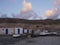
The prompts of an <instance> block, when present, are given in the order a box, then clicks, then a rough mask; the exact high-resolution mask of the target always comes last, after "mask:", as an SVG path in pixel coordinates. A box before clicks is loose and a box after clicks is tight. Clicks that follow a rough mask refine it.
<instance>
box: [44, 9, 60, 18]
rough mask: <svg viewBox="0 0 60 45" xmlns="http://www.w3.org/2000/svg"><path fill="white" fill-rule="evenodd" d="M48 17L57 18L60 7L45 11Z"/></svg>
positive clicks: (59, 13)
mask: <svg viewBox="0 0 60 45" xmlns="http://www.w3.org/2000/svg"><path fill="white" fill-rule="evenodd" d="M45 15H46V17H47V18H49V19H56V18H58V16H59V15H60V9H58V8H53V9H51V10H47V11H46V13H45Z"/></svg>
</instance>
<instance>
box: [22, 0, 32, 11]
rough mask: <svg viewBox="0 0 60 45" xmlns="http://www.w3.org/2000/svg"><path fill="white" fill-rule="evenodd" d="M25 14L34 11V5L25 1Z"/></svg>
mask: <svg viewBox="0 0 60 45" xmlns="http://www.w3.org/2000/svg"><path fill="white" fill-rule="evenodd" d="M22 10H23V11H24V12H26V11H30V10H32V4H31V3H30V2H26V1H25V0H24V1H23V9H22Z"/></svg>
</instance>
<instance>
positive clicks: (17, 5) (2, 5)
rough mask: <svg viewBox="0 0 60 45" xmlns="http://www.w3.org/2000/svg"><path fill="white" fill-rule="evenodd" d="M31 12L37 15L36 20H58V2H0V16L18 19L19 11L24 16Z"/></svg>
mask: <svg viewBox="0 0 60 45" xmlns="http://www.w3.org/2000/svg"><path fill="white" fill-rule="evenodd" d="M31 10H33V11H34V13H36V14H37V15H36V16H35V17H36V19H41V18H42V19H46V18H49V19H57V18H59V19H60V17H59V16H60V0H0V16H4V15H7V16H8V17H12V14H14V15H15V16H17V17H18V15H20V13H21V11H22V12H24V14H25V13H26V12H28V11H31ZM23 16H24V15H23ZM25 16H27V15H25ZM29 16H30V15H29V14H28V17H29ZM32 16H33V17H34V15H32ZM32 16H31V17H32ZM31 17H30V18H29V19H31ZM33 17H32V19H33ZM22 18H24V17H22ZM34 19H35V18H34Z"/></svg>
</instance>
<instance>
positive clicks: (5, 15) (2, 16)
mask: <svg viewBox="0 0 60 45" xmlns="http://www.w3.org/2000/svg"><path fill="white" fill-rule="evenodd" d="M0 18H8V16H7V14H1V15H0Z"/></svg>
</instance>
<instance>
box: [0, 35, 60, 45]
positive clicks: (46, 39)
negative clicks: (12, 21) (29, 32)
mask: <svg viewBox="0 0 60 45" xmlns="http://www.w3.org/2000/svg"><path fill="white" fill-rule="evenodd" d="M0 45H60V36H40V37H36V38H30V39H27V38H26V39H22V38H12V37H10V36H0Z"/></svg>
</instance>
